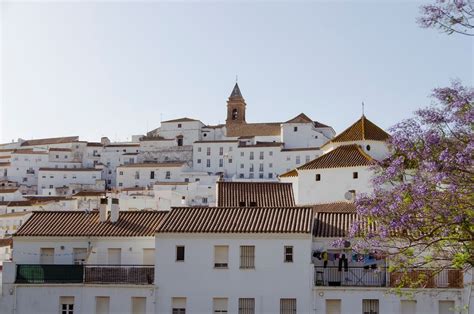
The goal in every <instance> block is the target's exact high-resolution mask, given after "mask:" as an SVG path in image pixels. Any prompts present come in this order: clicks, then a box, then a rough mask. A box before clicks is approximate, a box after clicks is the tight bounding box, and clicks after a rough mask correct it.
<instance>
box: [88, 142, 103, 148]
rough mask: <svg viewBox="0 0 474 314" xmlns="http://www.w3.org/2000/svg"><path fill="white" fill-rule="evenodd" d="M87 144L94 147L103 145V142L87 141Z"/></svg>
mask: <svg viewBox="0 0 474 314" xmlns="http://www.w3.org/2000/svg"><path fill="white" fill-rule="evenodd" d="M87 146H93V147H102V146H104V145H102V143H94V142H89V143H87Z"/></svg>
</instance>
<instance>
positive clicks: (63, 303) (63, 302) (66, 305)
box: [59, 297, 74, 314]
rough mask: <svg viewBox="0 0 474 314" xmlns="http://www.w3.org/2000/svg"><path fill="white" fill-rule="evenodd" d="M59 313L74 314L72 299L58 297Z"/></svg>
mask: <svg viewBox="0 0 474 314" xmlns="http://www.w3.org/2000/svg"><path fill="white" fill-rule="evenodd" d="M59 313H61V314H74V297H59Z"/></svg>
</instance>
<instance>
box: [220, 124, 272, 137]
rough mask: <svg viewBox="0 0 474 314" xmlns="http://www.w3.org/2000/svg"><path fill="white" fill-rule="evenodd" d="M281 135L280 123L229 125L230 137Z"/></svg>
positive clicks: (228, 133) (228, 132) (227, 132)
mask: <svg viewBox="0 0 474 314" xmlns="http://www.w3.org/2000/svg"><path fill="white" fill-rule="evenodd" d="M280 133H281V123H280V122H270V123H239V124H232V125H230V124H229V125H227V131H226V135H227V136H228V137H239V136H277V135H280Z"/></svg>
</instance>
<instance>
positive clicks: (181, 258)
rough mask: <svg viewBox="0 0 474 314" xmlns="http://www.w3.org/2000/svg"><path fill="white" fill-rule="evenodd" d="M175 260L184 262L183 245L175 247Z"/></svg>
mask: <svg viewBox="0 0 474 314" xmlns="http://www.w3.org/2000/svg"><path fill="white" fill-rule="evenodd" d="M176 261H177V262H184V246H177V247H176Z"/></svg>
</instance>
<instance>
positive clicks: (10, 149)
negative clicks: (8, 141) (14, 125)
mask: <svg viewBox="0 0 474 314" xmlns="http://www.w3.org/2000/svg"><path fill="white" fill-rule="evenodd" d="M12 151H14V149H13V148H5V149H0V153H8V152H12Z"/></svg>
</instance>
